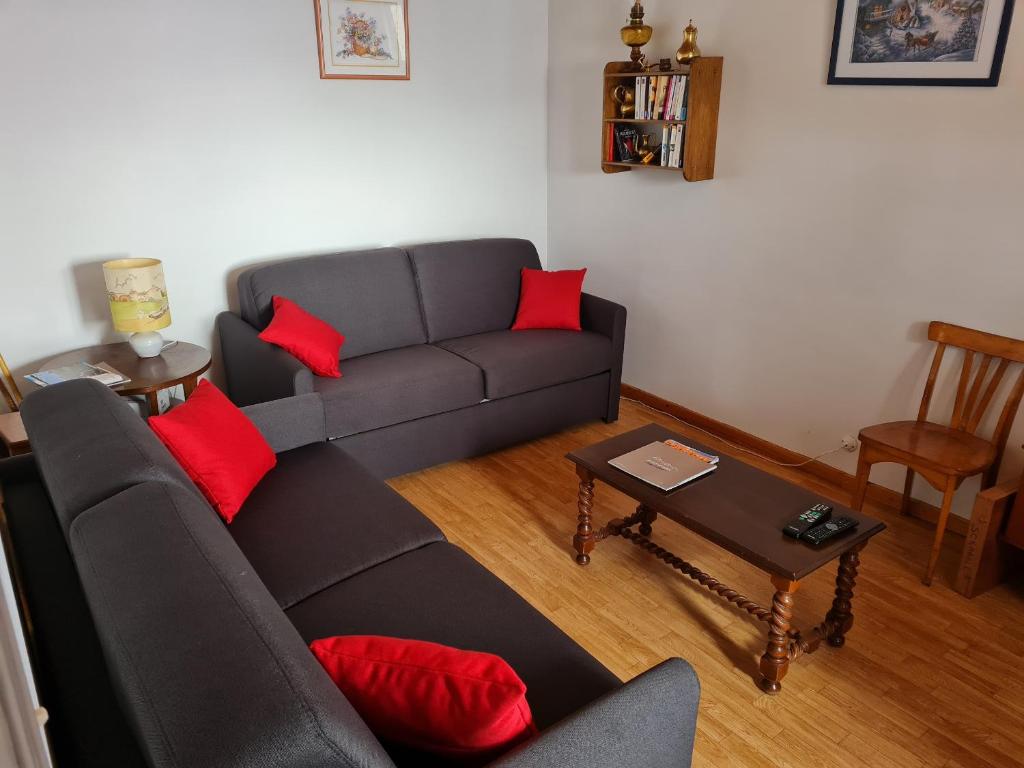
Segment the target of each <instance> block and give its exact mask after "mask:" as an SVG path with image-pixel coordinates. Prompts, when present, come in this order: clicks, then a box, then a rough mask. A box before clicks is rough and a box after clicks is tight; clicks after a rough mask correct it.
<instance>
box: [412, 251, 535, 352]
mask: <svg viewBox="0 0 1024 768" xmlns="http://www.w3.org/2000/svg"><path fill="white" fill-rule="evenodd" d="M409 257H410V258H411V259H412V264H413V268H414V269H415V270H416V281H417V283H418V285H419V289H420V300H421V301H422V303H423V317H424V319H425V320H426V323H427V336H428V340H429V341H430V342H435V341H441V340H443V339H454V338H456V337H458V336H470V335H472V334H474V333H486V332H487V331H498V330H502V329H505V328H510V327H512V321H513V320H515V317H516V308H517V307H518V306H519V284H520V272H521V271H522V269H523V267H529V268H530V269H540V258H539V257H538V256H537V249H536V248H534V246H533V243H531V242H529V241H528V240H503V239H486V240H459V241H454V242H448V243H430V244H426V245H416V246H413V247H411V248H409Z"/></svg>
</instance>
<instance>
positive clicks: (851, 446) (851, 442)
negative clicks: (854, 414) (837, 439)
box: [840, 435, 857, 453]
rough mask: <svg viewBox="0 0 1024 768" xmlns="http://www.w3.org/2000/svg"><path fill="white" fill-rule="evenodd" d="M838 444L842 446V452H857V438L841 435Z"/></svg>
mask: <svg viewBox="0 0 1024 768" xmlns="http://www.w3.org/2000/svg"><path fill="white" fill-rule="evenodd" d="M840 444H841V445H842V446H843V450H844V451H849V452H850V453H854V452H855V451H856V450H857V438H856V437H854V436H853V435H843V439H842V441H841V443H840Z"/></svg>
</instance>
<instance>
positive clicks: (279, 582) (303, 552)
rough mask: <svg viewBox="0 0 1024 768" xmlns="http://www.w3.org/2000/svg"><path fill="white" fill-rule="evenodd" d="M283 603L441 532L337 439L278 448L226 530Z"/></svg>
mask: <svg viewBox="0 0 1024 768" xmlns="http://www.w3.org/2000/svg"><path fill="white" fill-rule="evenodd" d="M228 531H229V532H230V533H231V535H232V536H233V537H234V539H235V542H236V543H237V544H238V546H239V548H240V549H241V550H242V552H243V553H244V554H245V556H246V557H247V558H248V559H249V562H250V563H252V567H253V569H254V570H255V571H256V573H257V574H258V575H259V577H260V578H261V579H262V580H263V583H264V584H266V585H267V589H269V590H270V593H271V594H272V595H273V596H274V598H275V599H276V600H277V602H278V603H279V604H280V605H281V607H282V608H287V607H289V606H291V605H294V604H295V603H297V602H298V601H300V600H302V599H303V598H306V597H309V596H310V595H312V594H314V593H316V592H319V591H320V590H322V589H324V588H325V587H329V586H331V585H332V584H336V583H337V582H339V581H341V580H342V579H344V578H347V577H349V576H351V575H353V574H355V573H358V572H359V571H362V570H365V569H366V568H369V567H371V566H373V565H377V564H379V563H382V562H384V561H385V560H388V559H390V558H392V557H396V556H397V555H400V554H402V553H403V552H409V551H411V550H413V549H416V548H417V547H422V546H424V545H426V544H430V543H432V542H438V541H444V534H442V533H441V531H440V530H438V528H437V526H436V525H434V524H433V523H432V522H430V520H428V519H427V518H426V517H425V516H424V515H423V514H422V513H421V512H420V511H419V510H417V509H416V508H415V507H414V506H412V505H411V504H410V503H409V502H407V501H406V500H405V499H403V498H402V497H401V496H399V495H398V494H397V493H395V492H394V491H393V490H391V488H389V487H388V486H387V485H386V484H385V483H383V482H381V481H380V480H379V479H377V478H376V477H374V476H373V475H371V474H370V472H369V470H366V469H364V468H363V467H362V465H361V464H359V463H358V462H357V461H356V460H355V459H353V458H352V457H351V456H349V455H348V454H347V453H345V451H343V450H342V449H341V448H339V447H338V446H336V445H331V444H330V443H315V444H313V445H307V446H305V447H303V448H296V449H295V450H292V451H287V452H285V453H281V454H278V457H277V466H276V467H275V468H274V469H273V470H272V471H271V472H270V473H269V474H268V475H267V476H266V477H265V478H263V482H262V483H260V484H259V486H258V487H257V488H256V490H255V491H253V493H252V495H251V496H250V497H249V499H248V500H247V501H246V503H245V506H244V507H242V511H241V512H240V513H239V515H238V517H237V518H236V519H235V522H234V523H232V524H231V527H230V528H229V529H228Z"/></svg>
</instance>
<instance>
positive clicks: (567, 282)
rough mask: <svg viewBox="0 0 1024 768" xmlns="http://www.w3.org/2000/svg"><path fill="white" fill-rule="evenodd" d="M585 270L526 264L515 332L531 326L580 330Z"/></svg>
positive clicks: (513, 327) (513, 325)
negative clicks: (547, 269) (554, 270)
mask: <svg viewBox="0 0 1024 768" xmlns="http://www.w3.org/2000/svg"><path fill="white" fill-rule="evenodd" d="M586 275H587V270H585V269H565V270H560V271H557V272H545V271H544V270H542V269H529V268H527V267H523V271H522V285H521V287H520V289H519V311H518V312H517V313H516V321H515V322H514V323H513V324H512V330H513V331H523V330H527V329H532V328H560V329H564V330H567V331H579V330H582V328H581V327H580V299H581V296H582V294H583V278H584V277H586Z"/></svg>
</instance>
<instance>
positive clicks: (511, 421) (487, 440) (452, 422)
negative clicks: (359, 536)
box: [336, 373, 609, 477]
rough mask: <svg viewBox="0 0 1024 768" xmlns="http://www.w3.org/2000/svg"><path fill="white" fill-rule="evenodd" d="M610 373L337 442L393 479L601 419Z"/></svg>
mask: <svg viewBox="0 0 1024 768" xmlns="http://www.w3.org/2000/svg"><path fill="white" fill-rule="evenodd" d="M608 380H609V377H608V374H606V373H605V374H600V375H598V376H591V377H590V378H587V379H581V380H580V381H571V382H569V383H567V384H560V385H558V386H555V387H547V388H546V389H540V390H536V391H534V392H526V393H524V394H522V395H515V396H513V397H503V398H502V399H501V400H488V401H487V402H485V403H481V404H480V405H477V406H474V407H472V408H462V409H460V410H458V411H451V412H449V413H439V414H436V415H434V416H427V417H425V418H422V419H416V420H415V421H404V422H402V423H401V424H395V425H394V426H391V427H385V428H383V429H375V430H372V431H370V432H360V433H359V434H358V435H351V436H350V437H344V438H342V439H340V440H338V441H336V445H338V446H340V447H342V448H344V449H345V450H346V451H347V452H348V453H350V454H352V455H353V456H355V458H357V459H358V460H359V462H360V463H361V464H363V465H364V466H366V467H368V468H369V469H370V470H372V471H373V472H374V473H376V474H377V475H379V476H380V477H396V476H398V475H404V474H405V473H407V472H414V471H415V470H417V469H423V468H424V467H432V466H434V465H435V464H443V463H444V462H446V461H455V460H457V459H466V458H469V457H471V456H479V455H481V454H483V453H488V452H490V451H496V450H499V449H501V448H504V447H506V446H509V445H514V444H516V443H521V442H523V441H525V440H534V439H536V438H538V437H543V436H544V435H549V434H551V433H552V432H557V431H558V430H560V429H565V428H566V427H570V426H572V425H573V424H581V423H583V422H587V421H595V420H597V419H600V418H602V417H603V416H604V414H605V412H606V409H607V402H608Z"/></svg>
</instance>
